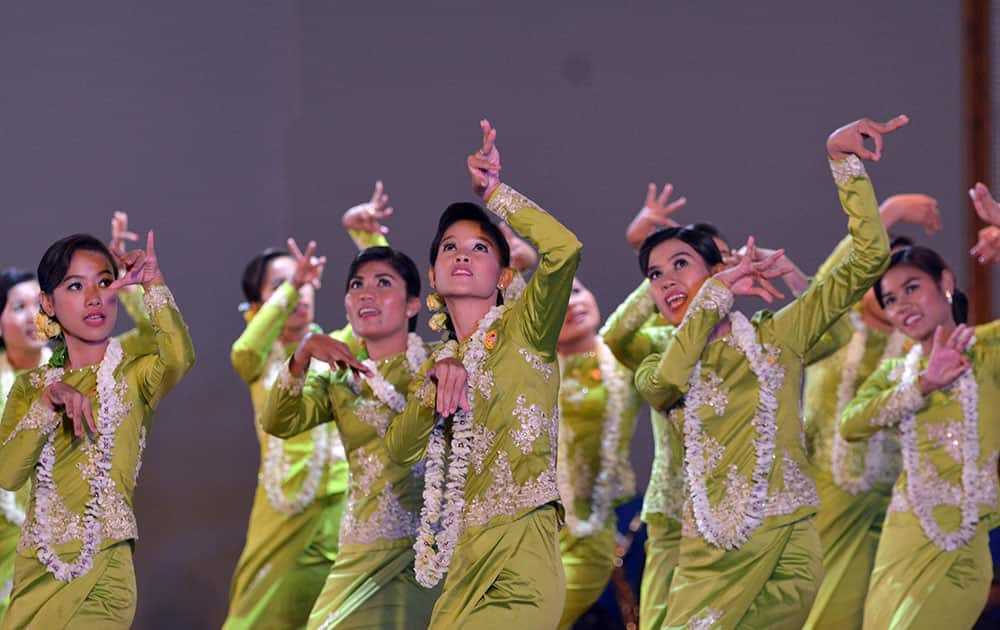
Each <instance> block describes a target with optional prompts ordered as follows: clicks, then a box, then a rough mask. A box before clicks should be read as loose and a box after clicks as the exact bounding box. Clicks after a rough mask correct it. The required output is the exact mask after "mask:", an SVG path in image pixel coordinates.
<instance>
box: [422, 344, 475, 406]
mask: <svg viewBox="0 0 1000 630" xmlns="http://www.w3.org/2000/svg"><path fill="white" fill-rule="evenodd" d="M427 378H429V379H431V380H432V381H434V382H435V383H437V403H436V411H437V413H438V414H439V415H441V416H444V417H448V416H450V415H453V414H454V413H455V412H456V411H457V410H459V409H463V410H465V411H468V410H469V373H468V372H466V370H465V366H464V365H462V362H461V361H459V360H458V359H455V358H450V359H441V360H440V361H438V362H437V363H435V364H434V367H432V368H431V369H430V370H429V371H428V372H427Z"/></svg>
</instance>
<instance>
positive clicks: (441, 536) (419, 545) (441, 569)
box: [413, 306, 506, 588]
mask: <svg viewBox="0 0 1000 630" xmlns="http://www.w3.org/2000/svg"><path fill="white" fill-rule="evenodd" d="M505 311H506V307H504V306H494V307H492V308H490V310H489V311H487V312H486V314H485V315H484V316H483V318H482V319H481V320H479V324H478V325H477V326H476V331H475V332H474V333H473V334H472V336H471V337H470V338H469V340H468V342H467V346H466V348H465V353H464V355H463V357H462V365H464V366H465V369H466V371H467V372H468V378H469V410H468V411H464V410H461V409H460V410H458V411H457V412H456V413H455V414H454V415H453V416H452V417H451V440H450V443H449V441H448V440H446V439H445V419H444V418H439V419H438V422H437V424H436V425H435V426H434V430H433V431H432V432H431V436H430V440H429V441H428V444H427V457H426V458H425V462H426V468H425V471H424V493H423V499H424V502H423V506H422V507H421V509H420V527H419V528H418V530H417V538H416V541H415V542H414V544H413V550H414V552H415V553H416V558H415V560H414V571H415V573H416V578H417V582H419V583H420V584H421V585H422V586H424V587H426V588H431V587H433V586H435V585H436V584H437V583H438V582H440V581H441V578H442V576H444V574H445V572H447V570H448V565H449V564H450V563H451V556H452V554H453V553H454V552H455V546H456V544H457V543H458V537H459V535H460V534H461V533H462V518H463V515H464V513H465V479H466V475H467V474H468V471H469V454H470V453H471V452H472V436H473V430H472V426H473V420H474V414H473V399H474V392H475V391H476V389H478V388H477V387H476V385H475V384H476V383H479V384H480V385H483V380H482V379H481V378H480V377H479V375H480V373H481V368H482V362H483V361H484V360H485V358H486V352H485V344H486V335H487V331H488V330H489V329H490V327H492V326H493V324H494V322H496V321H497V320H498V319H499V318H500V317H501V316H502V315H503V313H504V312H505ZM459 350H460V348H459V344H458V342H457V341H455V340H454V339H452V340H451V341H449V342H448V343H446V344H445V345H444V346H442V347H441V348H440V349H439V350H438V351H437V354H436V357H435V358H436V360H438V361H440V360H442V359H450V358H454V357H456V356H457V355H458V353H459ZM480 391H481V390H480ZM449 450H450V452H448V451H449ZM446 455H447V458H448V467H447V472H446V471H445V456H446Z"/></svg>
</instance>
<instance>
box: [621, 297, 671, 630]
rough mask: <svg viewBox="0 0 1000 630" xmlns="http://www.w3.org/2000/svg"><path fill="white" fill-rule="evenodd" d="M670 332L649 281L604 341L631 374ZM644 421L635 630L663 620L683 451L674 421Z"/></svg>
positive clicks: (659, 417)
mask: <svg viewBox="0 0 1000 630" xmlns="http://www.w3.org/2000/svg"><path fill="white" fill-rule="evenodd" d="M673 332H674V327H673V326H672V325H670V324H669V323H668V322H667V321H666V320H664V319H663V318H662V317H661V316H660V315H659V314H658V313H657V312H656V306H655V305H654V304H653V299H652V298H651V297H650V295H649V283H648V282H647V281H643V282H642V283H641V284H640V285H639V287H638V288H636V289H635V290H634V291H632V293H630V294H629V296H628V297H627V298H626V299H625V301H624V302H623V303H622V304H621V306H619V307H618V309H616V310H615V312H614V313H613V314H612V315H611V317H610V318H609V319H608V323H607V325H606V330H605V332H604V339H605V341H606V342H607V344H608V347H610V348H611V350H612V351H613V352H614V353H615V356H616V357H617V358H618V360H619V361H621V362H622V365H624V366H625V367H626V368H628V369H630V370H633V371H634V370H636V369H638V367H639V364H640V363H642V360H643V359H645V358H646V357H647V356H649V355H651V354H653V353H658V352H663V351H664V350H665V349H666V347H667V342H668V341H669V339H670V337H671V336H672V335H673ZM675 413H676V412H675ZM649 419H650V423H651V424H652V427H653V467H652V471H651V472H650V475H649V484H648V485H647V486H646V494H645V496H644V497H643V501H642V520H643V521H644V522H645V523H646V547H645V552H646V562H645V566H644V568H643V571H642V584H641V587H640V592H639V627H640V629H641V630H653V629H655V628H659V627H660V626H661V625H662V624H663V621H664V620H665V619H666V613H667V595H668V594H669V593H670V584H671V582H672V580H673V575H674V569H676V568H677V556H678V553H679V550H680V543H681V517H682V512H683V505H684V450H683V443H682V441H681V437H680V434H679V433H677V431H676V429H675V424H676V423H671V422H670V421H668V420H667V418H666V416H664V415H663V414H662V413H660V412H659V411H658V410H657V409H650V418H649Z"/></svg>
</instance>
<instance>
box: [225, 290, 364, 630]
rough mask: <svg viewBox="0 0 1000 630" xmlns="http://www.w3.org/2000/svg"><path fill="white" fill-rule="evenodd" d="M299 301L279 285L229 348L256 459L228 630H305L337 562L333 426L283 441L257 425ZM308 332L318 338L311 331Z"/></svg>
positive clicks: (340, 480) (341, 497)
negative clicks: (248, 403)
mask: <svg viewBox="0 0 1000 630" xmlns="http://www.w3.org/2000/svg"><path fill="white" fill-rule="evenodd" d="M298 301H299V293H298V291H296V290H295V287H293V286H292V285H291V284H289V283H287V282H286V283H284V284H282V285H281V286H280V287H278V289H277V290H275V292H274V293H273V294H272V295H271V297H270V298H269V299H268V300H267V301H266V302H265V303H264V304H263V305H262V306H261V308H260V311H259V312H257V313H256V315H254V317H253V319H251V320H250V322H249V324H248V325H247V327H246V330H245V331H244V332H243V334H242V335H241V336H240V338H239V339H237V340H236V343H234V344H233V351H232V363H233V367H234V368H236V371H237V372H238V373H239V375H240V377H242V378H243V380H244V381H245V382H246V383H247V385H249V387H250V396H251V399H252V401H253V409H254V420H255V421H254V427H255V428H256V430H257V437H258V439H259V441H260V447H261V453H260V472H259V474H258V483H257V490H256V493H255V494H254V501H253V509H252V511H251V513H250V524H249V526H248V528H247V542H246V546H245V547H244V548H243V553H242V554H241V555H240V559H239V562H238V564H237V566H236V571H235V573H234V575H233V582H232V587H231V589H230V596H229V615H228V617H227V619H226V622H225V625H224V626H223V627H224V628H226V629H227V630H237V629H240V628H300V627H303V626H305V624H306V621H307V620H308V619H309V612H310V611H311V610H312V607H313V604H314V603H315V601H316V597H317V596H318V595H319V593H320V591H321V590H322V588H323V584H324V583H325V582H326V578H327V575H328V574H329V572H330V568H331V567H332V566H333V562H334V560H335V559H336V557H337V532H338V528H339V523H340V517H341V512H342V510H343V508H344V502H345V498H346V490H347V462H346V459H345V454H344V447H343V444H341V440H340V435H339V434H338V433H337V429H336V427H335V426H334V425H332V424H322V425H318V426H317V427H316V428H314V429H313V430H312V431H309V432H308V433H303V434H301V435H297V436H295V437H292V438H289V439H287V440H282V439H280V438H277V437H273V436H269V435H267V434H265V433H264V431H263V429H261V426H260V416H261V413H262V411H263V407H264V402H265V400H266V398H267V393H268V391H269V390H270V389H271V388H272V387H273V385H274V382H275V380H276V379H277V377H278V373H279V372H280V371H281V369H282V366H284V365H285V364H286V363H287V361H288V358H289V357H290V356H291V355H292V354H293V353H294V352H295V346H292V345H285V344H282V343H281V342H280V341H278V336H279V335H280V334H281V331H282V329H283V328H284V325H285V321H286V320H287V319H288V317H289V315H291V313H292V311H293V310H295V307H296V305H297V304H298ZM314 332H321V331H320V330H319V328H318V327H315V326H314Z"/></svg>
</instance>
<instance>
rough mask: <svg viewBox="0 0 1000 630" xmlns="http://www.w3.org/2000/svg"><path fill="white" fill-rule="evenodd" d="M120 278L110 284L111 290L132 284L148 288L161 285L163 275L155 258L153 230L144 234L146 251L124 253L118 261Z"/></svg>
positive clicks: (137, 250) (136, 250)
mask: <svg viewBox="0 0 1000 630" xmlns="http://www.w3.org/2000/svg"><path fill="white" fill-rule="evenodd" d="M119 265H120V266H121V270H120V271H121V277H120V278H118V279H117V280H115V281H114V282H112V283H111V287H110V288H112V289H115V290H118V289H122V288H124V287H128V286H132V285H134V284H141V285H142V286H144V287H148V286H149V285H151V284H162V283H163V274H162V273H160V264H159V261H158V260H157V258H156V247H155V245H154V242H153V230H150V231H149V232H148V233H147V234H146V251H143V250H141V249H133V250H132V251H130V252H126V253H125V255H124V256H123V257H122V258H121V260H120V261H119Z"/></svg>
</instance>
